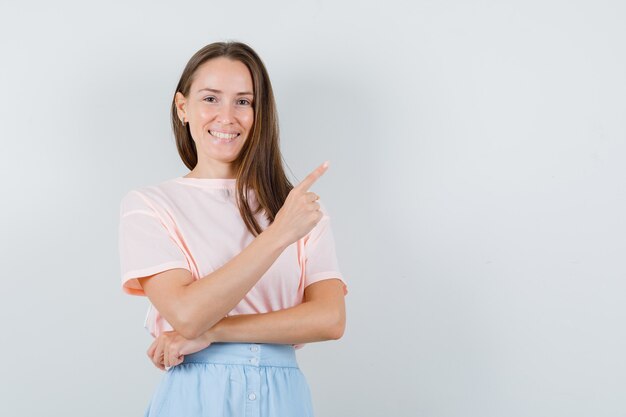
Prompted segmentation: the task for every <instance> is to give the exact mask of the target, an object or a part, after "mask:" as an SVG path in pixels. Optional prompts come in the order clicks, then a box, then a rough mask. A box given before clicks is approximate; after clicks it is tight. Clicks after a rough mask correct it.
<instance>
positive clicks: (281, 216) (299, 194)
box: [268, 161, 328, 246]
mask: <svg viewBox="0 0 626 417" xmlns="http://www.w3.org/2000/svg"><path fill="white" fill-rule="evenodd" d="M327 169H328V161H326V162H324V163H323V164H322V165H320V166H318V167H317V168H315V169H314V170H313V172H311V173H310V174H309V175H307V176H306V178H305V179H304V180H302V182H301V183H300V184H298V185H296V186H295V187H294V188H293V189H292V190H291V191H290V192H289V194H288V195H287V198H286V199H285V203H284V204H283V206H282V207H281V208H280V210H278V213H276V217H275V218H274V221H273V222H272V224H271V225H270V226H269V228H268V229H271V230H272V231H273V233H276V234H277V235H278V236H279V237H280V239H281V240H283V241H284V242H285V243H286V245H287V246H288V245H291V244H292V243H294V242H296V241H297V240H298V239H301V238H302V237H304V236H306V234H307V233H309V232H310V231H311V230H312V229H313V227H315V225H316V224H317V223H318V222H319V221H320V220H321V219H322V217H323V214H322V212H321V211H320V205H319V203H318V202H317V201H316V200H317V199H319V196H318V195H317V194H315V193H314V192H311V191H308V190H309V188H310V187H311V186H312V185H313V183H314V182H315V181H316V180H317V179H318V178H319V177H321V176H322V174H324V173H325V172H326V170H327Z"/></svg>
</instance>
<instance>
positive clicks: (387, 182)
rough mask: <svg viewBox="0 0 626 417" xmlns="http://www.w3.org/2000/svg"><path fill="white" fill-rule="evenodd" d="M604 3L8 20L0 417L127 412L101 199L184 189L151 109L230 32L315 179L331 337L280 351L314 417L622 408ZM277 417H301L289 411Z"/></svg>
mask: <svg viewBox="0 0 626 417" xmlns="http://www.w3.org/2000/svg"><path fill="white" fill-rule="evenodd" d="M624 22H626V6H625V3H624V2H620V1H555V0H542V1H516V2H513V1H413V2H408V1H406V2H403V1H398V0H393V1H384V2H356V1H354V2H343V3H341V2H335V1H328V0H318V1H298V0H292V1H263V2H259V1H249V2H245V1H237V2H225V1H223V2H212V1H202V2H199V1H198V2H190V1H186V2H185V1H181V2H163V1H160V2H158V1H138V2H118V3H115V2H97V3H96V2H91V3H90V2H68V1H65V2H64V1H59V2H45V1H31V2H27V1H24V2H12V4H11V5H9V4H7V3H6V2H3V3H2V5H1V6H0V42H1V46H2V48H1V54H2V57H1V60H2V65H0V89H1V90H0V91H2V94H3V100H1V101H0V121H1V131H0V138H1V140H2V151H1V152H0V155H1V157H0V158H1V159H0V170H1V171H0V174H2V176H1V178H2V184H1V185H2V196H3V197H2V205H1V208H0V210H1V212H0V214H1V220H0V221H1V222H2V223H1V224H2V235H3V239H2V250H1V253H2V267H3V270H2V273H1V277H2V281H1V283H2V292H1V294H2V300H1V302H0V314H1V317H2V318H3V326H2V327H3V335H2V343H1V344H0V346H1V347H0V349H1V351H0V357H1V358H2V360H3V364H2V378H0V396H1V397H2V398H1V400H0V414H1V415H3V416H18V415H19V416H53V415H54V416H61V415H62V416H67V417H69V416H141V415H143V412H144V409H145V407H146V405H147V403H148V400H149V398H150V396H151V395H152V393H153V391H154V388H155V387H156V384H157V383H158V381H159V379H160V377H161V375H162V373H161V371H159V370H158V369H156V368H155V367H154V366H153V365H152V364H151V362H150V361H149V360H148V358H147V356H146V355H145V351H146V349H147V348H148V346H149V344H150V342H151V338H150V336H149V335H148V334H147V333H146V332H145V330H144V329H143V328H142V324H143V319H144V316H145V312H146V309H147V305H148V304H147V300H146V299H145V298H140V297H133V296H129V295H126V294H124V293H123V292H122V290H121V283H120V277H119V264H118V253H117V250H118V248H117V226H118V215H119V200H120V198H121V197H122V195H123V194H124V193H125V192H126V191H128V190H129V189H131V188H134V187H137V186H142V185H148V184H155V183H158V182H160V181H163V180H166V179H169V178H173V177H175V176H181V175H184V174H186V173H187V172H188V171H187V170H186V168H185V167H184V165H183V164H182V162H181V161H180V159H179V157H178V154H177V152H176V148H175V145H174V140H173V135H172V133H171V131H170V126H169V123H170V120H169V106H170V103H171V99H172V96H173V94H174V87H175V86H176V83H177V81H178V79H179V77H180V74H181V72H182V69H183V67H184V65H185V64H186V62H187V60H188V59H189V58H190V57H191V56H192V55H193V53H195V52H196V51H197V50H198V49H200V48H201V47H203V46H204V45H206V44H208V43H211V42H215V41H221V40H229V39H232V40H239V41H243V42H246V43H248V44H249V45H250V46H252V47H253V48H254V49H255V50H256V51H257V52H258V53H259V55H260V56H261V57H262V58H263V60H264V62H265V64H266V66H267V68H268V70H269V73H270V77H271V79H272V83H273V86H274V89H275V94H276V99H277V104H278V109H279V116H280V123H281V145H282V150H283V153H284V156H285V159H286V161H287V163H288V173H290V175H292V179H293V180H294V181H300V180H301V179H302V178H304V176H305V175H306V174H308V172H309V171H311V170H312V169H313V168H315V167H316V166H317V165H319V164H320V163H322V162H323V161H324V160H327V159H328V160H330V162H331V165H330V168H329V170H328V171H327V172H326V174H325V175H324V176H323V177H322V178H321V179H320V180H319V181H318V182H317V183H316V184H315V185H314V187H313V189H312V190H313V191H316V192H317V193H319V194H320V196H322V198H323V199H324V201H325V204H326V207H327V208H328V210H329V213H330V215H331V219H332V224H333V230H334V233H335V239H336V242H337V252H338V257H339V261H340V266H341V268H342V271H343V273H344V274H345V275H346V279H348V280H349V282H350V286H349V291H350V292H349V294H348V295H347V297H346V303H347V315H348V318H347V329H346V333H345V335H344V337H343V338H342V339H340V340H338V341H332V342H325V343H314V344H309V345H307V346H305V347H304V348H303V349H302V350H299V351H298V360H299V362H300V366H301V368H302V370H303V372H304V373H305V375H306V376H307V379H308V381H309V384H310V386H311V390H312V394H313V397H314V405H315V410H316V417H337V416H354V417H369V416H381V417H387V416H407V417H408V416H411V417H414V416H428V417H444V416H446V417H447V416H450V417H471V416H475V417H502V416H507V417H514V416H529V417H540V416H546V417H560V416H563V417H574V416H581V417H582V416H585V417H588V416H594V417H603V416H625V415H626V399H625V398H626V396H625V395H624V393H625V392H626V373H625V372H626V359H625V354H624V352H625V350H626V334H625V331H624V328H625V325H624V322H625V319H626V304H625V302H624V301H625V300H624V298H625V297H624V290H626V284H625V283H624V278H626V272H625V266H626V265H625V261H624V259H625V258H624V250H625V249H626V242H625V236H626V221H625V220H624V213H625V212H626V188H625V185H626V184H625V183H626V181H625V175H626V168H625V165H624V154H625V152H626V118H625V116H626V81H625V74H626V45H625V43H626V42H625V41H626V25H625V24H624ZM288 417H293V416H288Z"/></svg>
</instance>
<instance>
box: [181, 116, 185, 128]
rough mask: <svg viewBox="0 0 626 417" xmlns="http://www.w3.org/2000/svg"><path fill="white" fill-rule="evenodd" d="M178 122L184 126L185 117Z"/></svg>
mask: <svg viewBox="0 0 626 417" xmlns="http://www.w3.org/2000/svg"><path fill="white" fill-rule="evenodd" d="M180 122H181V123H182V124H183V127H185V118H184V117H183V118H182V119H180Z"/></svg>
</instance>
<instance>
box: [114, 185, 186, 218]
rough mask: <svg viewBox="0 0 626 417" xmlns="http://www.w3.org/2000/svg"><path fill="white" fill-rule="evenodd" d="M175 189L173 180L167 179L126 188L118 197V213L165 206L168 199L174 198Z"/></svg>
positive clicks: (151, 209)
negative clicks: (120, 196) (119, 197)
mask: <svg viewBox="0 0 626 417" xmlns="http://www.w3.org/2000/svg"><path fill="white" fill-rule="evenodd" d="M175 189H176V187H175V186H174V183H173V180H167V181H163V182H160V183H157V184H151V185H143V186H138V187H135V188H132V189H130V190H127V191H126V192H125V193H124V194H123V195H122V198H121V199H120V213H122V214H123V213H128V212H130V211H135V210H144V211H157V210H158V208H159V207H166V206H167V205H168V202H169V201H171V200H172V199H173V198H174V199H175V196H174V194H175Z"/></svg>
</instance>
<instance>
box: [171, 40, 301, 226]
mask: <svg viewBox="0 0 626 417" xmlns="http://www.w3.org/2000/svg"><path fill="white" fill-rule="evenodd" d="M217 57H227V58H230V59H233V60H236V61H240V62H242V63H243V64H245V65H246V66H247V67H248V70H249V71H250V74H251V75H252V85H253V89H254V90H253V91H254V100H253V108H254V121H253V123H252V128H251V129H250V133H249V136H248V138H247V139H246V141H245V142H244V145H243V147H242V149H241V151H240V153H239V155H238V156H237V159H236V160H235V161H233V164H234V166H235V170H236V178H237V181H236V184H237V186H236V188H237V196H236V199H237V205H238V207H239V212H240V213H241V217H242V218H243V220H244V222H245V223H246V226H247V227H248V230H249V231H250V233H252V234H253V235H254V236H257V235H258V234H260V233H261V232H262V231H263V230H262V229H261V226H260V225H259V224H258V222H257V221H256V219H255V218H254V214H256V213H258V212H259V211H260V210H261V209H265V211H266V218H267V220H268V222H269V224H271V223H272V222H273V221H274V218H275V217H276V213H278V210H280V208H281V207H282V206H283V204H284V203H285V199H286V198H287V195H288V194H289V191H291V189H292V188H293V185H292V184H291V182H290V181H289V179H288V178H287V176H286V175H285V171H284V170H283V165H282V155H281V153H280V147H279V146H280V140H279V131H278V114H277V112H276V103H275V101H274V93H273V91H272V84H271V83H270V78H269V75H268V74H267V70H266V69H265V65H264V64H263V61H261V58H260V57H259V56H258V55H257V53H256V52H254V50H253V49H252V48H250V47H249V46H248V45H246V44H244V43H242V42H235V41H229V42H215V43H211V44H209V45H206V46H205V47H203V48H202V49H200V50H199V51H198V52H196V53H195V54H194V55H193V56H192V57H191V59H189V62H187V65H186V66H185V69H184V70H183V73H182V75H181V77H180V80H179V81H178V85H177V86H176V91H175V92H174V99H172V114H171V116H172V129H173V130H174V136H175V138H176V148H177V149H178V154H179V155H180V157H181V159H182V160H183V163H184V164H185V165H186V166H187V168H189V169H190V170H192V169H193V168H194V167H195V166H196V164H197V163H198V153H197V150H196V145H195V143H194V141H193V139H192V137H191V132H190V130H189V123H186V124H185V126H183V125H182V124H181V123H180V119H179V118H178V113H177V110H176V100H175V99H176V93H177V92H180V93H182V94H183V95H184V96H185V97H187V96H188V95H189V90H190V88H191V84H192V82H193V80H194V75H195V72H196V70H197V69H198V67H200V66H201V65H202V64H203V63H205V62H207V61H208V60H210V59H213V58H217ZM245 190H252V191H254V193H255V195H256V199H257V201H258V203H259V205H258V206H257V207H256V209H255V210H254V211H252V209H251V207H250V204H249V202H248V195H247V193H246V192H245Z"/></svg>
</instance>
